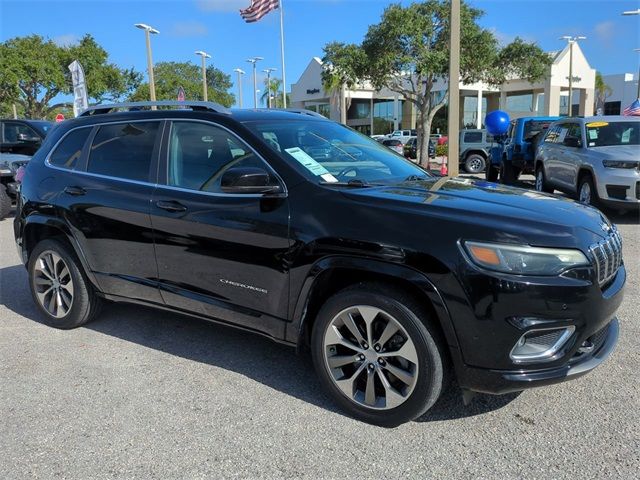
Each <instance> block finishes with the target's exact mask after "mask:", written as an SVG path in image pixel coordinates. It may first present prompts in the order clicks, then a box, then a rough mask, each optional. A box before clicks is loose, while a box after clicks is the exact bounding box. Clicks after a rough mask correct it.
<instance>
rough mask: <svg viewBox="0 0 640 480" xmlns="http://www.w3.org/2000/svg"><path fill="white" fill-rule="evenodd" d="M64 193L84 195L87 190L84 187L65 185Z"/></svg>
mask: <svg viewBox="0 0 640 480" xmlns="http://www.w3.org/2000/svg"><path fill="white" fill-rule="evenodd" d="M64 193H66V194H67V195H73V196H74V197H78V196H80V195H84V194H85V193H87V191H86V190H85V189H84V188H82V187H71V186H70V187H65V188H64Z"/></svg>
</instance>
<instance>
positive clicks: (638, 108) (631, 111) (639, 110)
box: [622, 99, 640, 117]
mask: <svg viewBox="0 0 640 480" xmlns="http://www.w3.org/2000/svg"><path fill="white" fill-rule="evenodd" d="M622 115H625V116H627V117H640V99H636V101H635V102H633V103H632V104H631V105H629V106H628V107H627V108H625V109H624V111H623V112H622Z"/></svg>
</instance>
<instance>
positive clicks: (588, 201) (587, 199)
mask: <svg viewBox="0 0 640 480" xmlns="http://www.w3.org/2000/svg"><path fill="white" fill-rule="evenodd" d="M587 191H588V195H587ZM578 201H579V202H580V203H583V204H585V205H591V206H592V207H596V208H600V197H598V190H596V186H595V184H594V183H593V177H591V174H590V173H584V174H582V175H581V176H580V179H579V180H578Z"/></svg>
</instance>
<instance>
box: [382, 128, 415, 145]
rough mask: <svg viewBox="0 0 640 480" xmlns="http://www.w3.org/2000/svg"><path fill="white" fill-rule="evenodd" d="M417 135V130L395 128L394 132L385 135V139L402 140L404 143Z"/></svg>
mask: <svg viewBox="0 0 640 480" xmlns="http://www.w3.org/2000/svg"><path fill="white" fill-rule="evenodd" d="M415 136H416V131H415V130H394V131H393V132H391V133H390V134H388V135H386V136H385V140H400V142H401V143H402V144H403V145H404V144H405V143H407V142H408V141H409V139H410V138H411V137H415Z"/></svg>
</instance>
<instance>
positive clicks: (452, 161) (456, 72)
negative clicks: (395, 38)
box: [422, 0, 460, 177]
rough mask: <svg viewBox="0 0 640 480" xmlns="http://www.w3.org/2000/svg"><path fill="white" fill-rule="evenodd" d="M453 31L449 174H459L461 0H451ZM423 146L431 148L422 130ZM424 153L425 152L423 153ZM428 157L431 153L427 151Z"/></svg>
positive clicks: (450, 67)
mask: <svg viewBox="0 0 640 480" xmlns="http://www.w3.org/2000/svg"><path fill="white" fill-rule="evenodd" d="M449 22H450V25H451V33H450V38H449V142H448V143H449V147H448V149H447V163H448V165H447V167H448V175H449V176H451V177H456V176H458V163H459V162H458V156H459V155H458V150H459V149H460V139H459V137H458V136H459V132H460V108H459V105H460V0H451V17H450V20H449ZM422 133H423V135H424V139H423V140H422V148H426V149H427V152H428V149H429V134H430V133H431V132H422ZM423 155H424V154H423ZM427 158H429V154H428V153H427Z"/></svg>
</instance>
